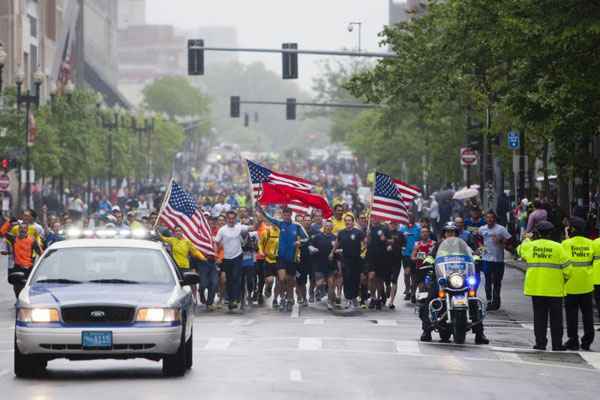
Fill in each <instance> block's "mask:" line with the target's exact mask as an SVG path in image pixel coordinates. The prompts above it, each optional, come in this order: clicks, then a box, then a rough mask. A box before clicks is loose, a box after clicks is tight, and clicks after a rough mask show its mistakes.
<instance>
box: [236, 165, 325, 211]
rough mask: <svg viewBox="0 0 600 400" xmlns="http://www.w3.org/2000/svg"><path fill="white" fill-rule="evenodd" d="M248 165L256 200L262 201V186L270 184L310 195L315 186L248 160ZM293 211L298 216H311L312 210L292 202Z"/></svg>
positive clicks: (290, 205)
mask: <svg viewBox="0 0 600 400" xmlns="http://www.w3.org/2000/svg"><path fill="white" fill-rule="evenodd" d="M246 162H247V163H248V172H249V173H250V182H251V183H252V190H253V192H254V198H256V199H257V200H260V197H261V194H262V184H263V183H270V184H272V185H282V186H289V187H292V188H294V189H297V190H302V191H304V192H308V193H310V191H311V190H312V189H313V187H314V184H313V183H312V182H311V181H307V180H306V179H302V178H298V177H296V176H292V175H285V174H282V173H280V172H275V171H271V170H270V169H268V168H265V167H263V166H262V165H260V164H257V163H255V162H252V161H250V160H246ZM287 206H288V207H290V208H291V209H292V210H293V211H295V212H297V213H298V214H309V213H310V212H311V210H312V208H311V207H306V206H305V205H303V204H302V203H300V202H292V203H290V204H288V205H287Z"/></svg>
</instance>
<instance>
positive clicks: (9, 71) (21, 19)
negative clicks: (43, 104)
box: [0, 0, 63, 96]
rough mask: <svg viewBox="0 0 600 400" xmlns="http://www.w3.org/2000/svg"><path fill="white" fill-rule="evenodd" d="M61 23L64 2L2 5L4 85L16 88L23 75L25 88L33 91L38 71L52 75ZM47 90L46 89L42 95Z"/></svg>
mask: <svg viewBox="0 0 600 400" xmlns="http://www.w3.org/2000/svg"><path fill="white" fill-rule="evenodd" d="M62 21H63V0H44V1H38V0H3V1H0V42H1V43H2V45H3V48H4V51H5V52H6V53H7V55H8V57H7V60H6V62H5V66H4V68H3V74H2V75H3V81H4V83H5V85H14V83H15V79H16V76H17V75H20V74H22V75H23V77H24V87H25V88H31V87H32V81H33V74H34V72H35V71H36V70H37V69H38V68H39V69H40V70H41V71H42V72H43V73H44V74H45V75H46V76H49V75H51V73H52V66H53V64H54V62H55V56H56V54H57V51H56V49H57V35H58V32H59V31H60V30H61V29H62ZM48 90H49V89H48V86H47V85H43V86H42V95H43V96H46V95H47V94H48Z"/></svg>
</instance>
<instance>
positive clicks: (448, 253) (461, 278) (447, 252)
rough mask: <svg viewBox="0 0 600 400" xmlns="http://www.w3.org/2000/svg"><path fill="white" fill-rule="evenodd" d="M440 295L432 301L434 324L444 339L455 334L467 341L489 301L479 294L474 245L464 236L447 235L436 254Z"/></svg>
mask: <svg viewBox="0 0 600 400" xmlns="http://www.w3.org/2000/svg"><path fill="white" fill-rule="evenodd" d="M435 277H436V279H437V286H438V293H437V296H436V297H435V298H434V299H433V300H431V301H430V302H429V314H430V319H431V323H432V327H433V328H434V329H435V330H437V331H438V332H439V334H440V338H441V339H442V340H448V339H450V335H452V336H453V339H454V343H456V344H463V343H464V342H465V337H466V333H467V332H468V331H469V330H470V329H471V328H473V327H474V326H475V325H477V324H481V322H482V321H483V319H484V318H485V312H486V309H485V304H484V302H483V301H482V300H481V299H480V298H479V297H477V275H476V271H475V263H474V257H473V254H472V252H471V249H470V248H469V246H468V245H467V243H466V242H465V241H463V240H462V239H460V238H456V237H451V238H447V239H445V240H444V241H443V242H442V243H441V244H440V246H439V248H438V251H437V254H436V258H435Z"/></svg>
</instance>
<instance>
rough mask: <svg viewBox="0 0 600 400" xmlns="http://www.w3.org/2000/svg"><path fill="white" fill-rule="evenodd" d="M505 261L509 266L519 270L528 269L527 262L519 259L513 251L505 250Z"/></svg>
mask: <svg viewBox="0 0 600 400" xmlns="http://www.w3.org/2000/svg"><path fill="white" fill-rule="evenodd" d="M504 263H505V264H506V266H507V267H509V268H513V269H516V270H519V271H521V272H523V273H525V271H527V264H526V263H525V262H524V261H521V260H517V259H516V258H515V257H514V256H513V255H512V254H511V253H509V252H508V251H505V252H504Z"/></svg>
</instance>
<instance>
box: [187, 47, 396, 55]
mask: <svg viewBox="0 0 600 400" xmlns="http://www.w3.org/2000/svg"><path fill="white" fill-rule="evenodd" d="M188 49H190V50H204V51H233V52H244V53H290V54H312V55H320V56H346V57H370V58H395V57H398V55H397V54H396V53H383V52H381V53H380V52H366V51H345V50H307V49H297V48H296V49H294V48H289V47H288V48H281V49H265V48H258V47H213V46H199V45H189V46H188Z"/></svg>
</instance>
